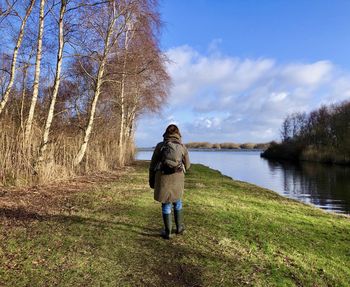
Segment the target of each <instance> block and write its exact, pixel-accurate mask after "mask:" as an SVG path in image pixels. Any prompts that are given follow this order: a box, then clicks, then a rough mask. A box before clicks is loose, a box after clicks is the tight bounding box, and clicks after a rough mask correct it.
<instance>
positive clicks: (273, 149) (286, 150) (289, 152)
mask: <svg viewBox="0 0 350 287" xmlns="http://www.w3.org/2000/svg"><path fill="white" fill-rule="evenodd" d="M261 156H262V157H264V158H267V159H274V160H289V161H294V162H297V161H308V162H318V163H326V164H340V165H350V155H349V154H347V153H346V151H344V152H340V151H337V150H334V149H331V148H327V147H325V148H315V147H311V146H304V145H300V144H297V143H293V142H292V143H272V144H271V145H270V147H269V148H268V149H266V150H265V151H264V152H263V153H262V154H261Z"/></svg>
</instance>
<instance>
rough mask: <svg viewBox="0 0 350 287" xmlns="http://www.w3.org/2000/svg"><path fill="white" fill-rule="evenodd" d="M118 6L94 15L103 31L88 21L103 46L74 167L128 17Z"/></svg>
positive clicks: (83, 148) (112, 4)
mask: <svg viewBox="0 0 350 287" xmlns="http://www.w3.org/2000/svg"><path fill="white" fill-rule="evenodd" d="M118 4H119V3H118V1H116V0H114V1H110V3H109V4H108V7H107V9H106V10H104V12H105V13H106V14H107V15H101V14H99V15H95V17H103V18H102V19H103V20H104V22H107V26H106V30H105V31H103V29H101V28H102V27H101V26H100V25H98V26H97V27H96V26H95V24H96V23H93V22H90V21H89V24H91V25H92V27H90V29H91V28H93V29H96V28H97V29H96V31H97V33H98V34H99V35H100V36H101V37H103V44H102V47H101V48H102V51H101V52H102V53H101V56H100V57H99V59H98V70H97V75H96V77H95V78H93V81H94V86H95V87H94V95H93V98H92V101H91V108H90V115H89V119H88V123H87V125H86V128H85V131H84V138H83V142H82V144H81V145H80V148H79V151H78V153H77V155H76V156H75V158H74V162H73V165H74V166H77V165H79V164H80V162H81V161H82V159H83V157H84V155H85V153H86V148H87V145H88V142H89V139H90V136H91V132H92V128H93V124H94V119H95V113H96V106H97V102H98V99H99V97H100V94H101V87H102V84H103V82H104V75H105V68H106V63H107V59H108V56H109V55H110V52H111V50H112V47H113V46H114V45H115V44H116V43H117V41H118V39H119V37H120V35H121V31H123V30H124V27H125V23H126V22H127V21H128V17H127V16H126V14H125V10H126V9H127V8H128V7H123V8H122V7H120V5H118ZM105 18H107V19H105ZM121 18H123V19H122V20H123V21H122V23H120V21H118V20H119V19H121ZM98 20H100V19H98ZM90 77H93V76H91V75H90Z"/></svg>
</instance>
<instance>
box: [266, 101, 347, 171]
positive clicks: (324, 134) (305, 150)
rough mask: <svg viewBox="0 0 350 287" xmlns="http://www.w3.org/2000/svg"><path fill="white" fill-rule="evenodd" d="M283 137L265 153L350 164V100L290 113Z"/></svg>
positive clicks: (282, 129) (267, 155)
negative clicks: (304, 111)
mask: <svg viewBox="0 0 350 287" xmlns="http://www.w3.org/2000/svg"><path fill="white" fill-rule="evenodd" d="M281 138H282V142H281V143H280V144H278V143H272V144H271V146H270V148H269V149H267V150H266V151H265V153H264V154H263V156H265V157H269V158H284V159H296V160H310V161H320V162H327V163H345V164H346V163H350V101H346V102H343V103H340V104H334V105H330V106H322V107H320V108H319V109H317V110H314V111H312V112H310V113H294V114H291V115H289V116H287V117H286V118H285V120H284V121H283V124H282V127H281Z"/></svg>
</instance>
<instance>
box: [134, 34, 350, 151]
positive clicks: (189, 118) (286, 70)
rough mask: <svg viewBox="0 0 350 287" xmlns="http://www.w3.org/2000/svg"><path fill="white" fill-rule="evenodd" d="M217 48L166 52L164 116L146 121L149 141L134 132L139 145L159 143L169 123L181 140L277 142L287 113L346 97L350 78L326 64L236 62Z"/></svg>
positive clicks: (349, 95) (256, 60) (349, 90)
mask: <svg viewBox="0 0 350 287" xmlns="http://www.w3.org/2000/svg"><path fill="white" fill-rule="evenodd" d="M217 44H218V41H217V42H215V41H214V42H213V43H212V44H211V46H210V47H209V49H208V54H207V55H203V54H200V53H199V52H197V51H196V50H194V49H193V48H191V47H189V46H180V47H176V48H173V49H170V50H169V51H168V52H167V55H168V57H169V58H170V60H171V63H170V64H169V66H168V71H169V73H170V75H171V77H172V79H173V88H172V90H171V95H170V97H169V101H168V105H167V108H166V109H165V110H164V113H163V114H164V115H168V117H165V118H164V117H158V119H157V120H156V121H155V123H150V122H149V119H148V122H147V125H148V127H147V128H148V129H149V131H150V132H149V135H148V139H146V138H147V136H145V135H144V133H143V134H141V135H140V136H139V133H137V135H136V136H137V144H138V145H140V146H144V145H149V143H148V142H147V140H148V141H149V142H152V141H156V139H159V136H160V135H161V134H162V131H161V132H159V128H160V127H161V126H163V125H166V124H168V123H170V120H171V121H172V122H176V123H177V124H178V125H179V126H180V128H181V129H182V130H183V132H182V134H183V136H184V141H185V142H188V141H212V142H220V141H234V142H248V141H250V142H262V141H269V140H273V139H278V138H279V128H280V125H281V122H282V121H283V119H284V117H285V116H286V115H287V114H289V113H292V112H295V111H310V110H311V109H315V108H317V107H318V106H319V105H321V104H325V103H326V104H329V103H332V102H337V101H340V100H345V99H349V97H350V74H349V73H348V72H346V71H342V70H341V69H340V68H339V67H336V66H335V65H334V64H332V63H331V62H330V61H325V60H321V61H317V62H313V63H296V62H294V63H287V64H279V63H278V62H277V61H276V60H275V59H265V58H258V59H240V58H237V57H231V56H227V55H222V54H221V53H219V51H218V47H217ZM170 114H171V116H169V115H170ZM143 123H144V122H143V120H141V121H140V123H139V126H142V125H143ZM152 124H155V125H157V127H155V128H153V127H152ZM155 131H158V133H156V134H154V132H155Z"/></svg>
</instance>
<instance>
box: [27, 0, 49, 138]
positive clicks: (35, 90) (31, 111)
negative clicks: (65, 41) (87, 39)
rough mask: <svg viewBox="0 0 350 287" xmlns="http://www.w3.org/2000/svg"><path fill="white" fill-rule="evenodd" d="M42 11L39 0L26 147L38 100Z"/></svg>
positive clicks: (42, 6) (43, 2) (43, 4)
mask: <svg viewBox="0 0 350 287" xmlns="http://www.w3.org/2000/svg"><path fill="white" fill-rule="evenodd" d="M44 9H45V0H40V10H39V28H38V37H37V51H36V60H35V74H34V84H33V95H32V100H31V104H30V109H29V114H28V118H27V124H26V129H25V134H24V143H25V144H26V145H27V144H28V143H29V140H30V134H31V131H32V125H33V119H34V111H35V106H36V102H37V100H38V94H39V81H40V65H41V58H42V45H43V34H44V18H45V17H44V16H45V15H44Z"/></svg>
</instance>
